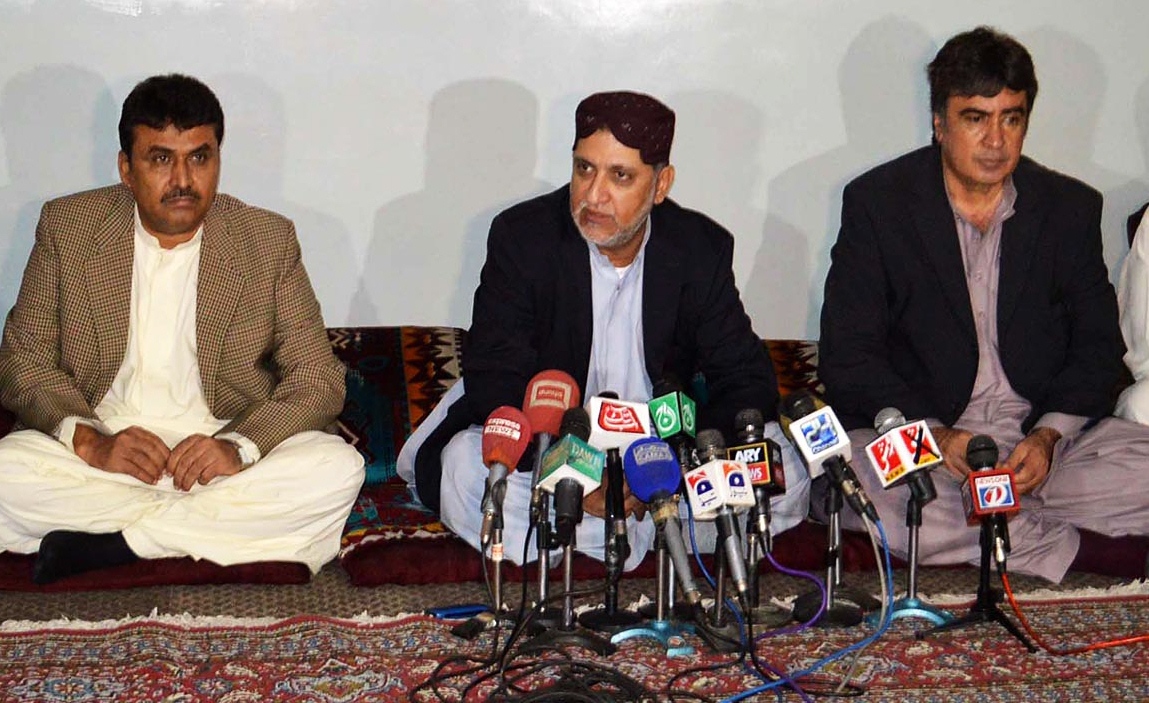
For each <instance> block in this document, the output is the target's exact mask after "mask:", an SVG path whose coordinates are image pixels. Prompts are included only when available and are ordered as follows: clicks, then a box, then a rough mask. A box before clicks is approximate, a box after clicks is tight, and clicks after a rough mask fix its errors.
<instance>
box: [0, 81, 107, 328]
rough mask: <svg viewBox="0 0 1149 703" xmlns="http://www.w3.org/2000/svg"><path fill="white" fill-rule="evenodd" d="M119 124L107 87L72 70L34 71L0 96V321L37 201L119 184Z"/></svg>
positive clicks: (20, 270)
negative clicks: (3, 167)
mask: <svg viewBox="0 0 1149 703" xmlns="http://www.w3.org/2000/svg"><path fill="white" fill-rule="evenodd" d="M119 119H120V110H119V106H118V105H117V104H116V102H115V100H114V99H113V98H112V93H111V90H110V89H109V88H108V84H107V82H106V81H105V80H104V79H103V78H102V77H101V76H99V75H97V74H95V73H93V72H92V71H89V70H87V69H84V68H80V67H78V66H70V65H52V66H38V67H36V68H34V69H32V70H31V71H28V72H26V73H21V74H19V75H17V76H14V77H13V78H12V79H11V80H10V81H8V83H7V84H6V85H5V86H4V87H3V90H0V133H2V135H3V139H4V149H5V153H6V154H7V158H8V176H9V183H8V185H7V186H4V187H3V188H0V257H2V258H0V315H6V314H7V312H8V310H9V309H10V308H11V307H12V305H13V303H15V302H16V294H17V293H18V292H19V290H20V281H21V279H22V278H23V274H24V267H25V265H26V264H27V263H28V254H29V252H31V251H32V242H33V240H34V238H35V232H36V222H37V220H39V218H40V207H41V206H42V205H43V204H44V202H45V201H46V200H49V199H51V198H54V197H57V196H60V195H66V194H68V193H72V192H76V191H80V190H86V189H88V188H93V187H96V186H102V185H107V184H109V183H115V182H118V181H119V176H118V174H117V171H116V154H117V153H119V149H120V147H119V138H118V136H117V133H116V125H117V124H118V123H119Z"/></svg>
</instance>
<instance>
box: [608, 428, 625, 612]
mask: <svg viewBox="0 0 1149 703" xmlns="http://www.w3.org/2000/svg"><path fill="white" fill-rule="evenodd" d="M622 482H623V469H622V455H621V454H620V453H619V450H618V448H617V447H611V448H610V449H607V450H606V501H605V503H606V545H605V549H604V553H603V561H604V563H605V564H606V571H607V577H608V579H609V580H610V581H611V582H612V583H613V582H615V581H617V579H618V577H619V576H620V575H621V574H622V566H623V564H624V563H626V558H627V557H629V556H630V539H629V536H628V534H627V531H626V499H625V498H624V497H623V490H622ZM614 595H615V597H617V596H618V594H617V592H616V593H615V594H614Z"/></svg>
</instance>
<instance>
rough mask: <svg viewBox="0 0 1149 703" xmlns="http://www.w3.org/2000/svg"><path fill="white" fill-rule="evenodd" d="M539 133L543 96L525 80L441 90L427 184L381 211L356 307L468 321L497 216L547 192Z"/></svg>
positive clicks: (441, 321)
mask: <svg viewBox="0 0 1149 703" xmlns="http://www.w3.org/2000/svg"><path fill="white" fill-rule="evenodd" d="M537 139H538V100H537V99H536V98H535V96H534V95H533V94H532V93H531V92H530V91H529V90H527V89H526V88H525V87H523V86H522V85H519V84H517V83H513V82H510V81H506V80H500V79H494V78H491V79H481V80H479V79H476V80H468V81H462V82H459V83H454V84H452V85H449V86H447V87H445V88H443V89H442V90H440V91H439V92H438V93H436V94H435V96H434V97H433V98H432V100H431V106H430V113H429V115H428V120H427V138H426V144H425V154H426V162H425V163H426V166H425V171H424V187H423V190H421V191H418V192H416V193H411V194H408V195H404V196H402V197H400V198H398V199H396V200H393V201H392V202H390V203H387V204H386V205H384V206H383V207H381V208H379V210H378V211H377V212H376V214H375V230H374V235H373V237H372V239H371V245H370V247H369V250H368V254H367V259H366V262H365V264H364V271H365V272H366V274H365V275H364V276H363V277H362V280H361V281H360V289H359V291H358V293H357V294H356V296H355V300H356V305H357V306H367V305H372V306H373V307H374V308H375V309H388V308H390V309H396V308H397V309H400V310H401V311H402V312H401V313H400V315H401V316H402V319H396V320H389V321H387V322H388V323H390V324H435V325H456V326H460V327H467V326H469V325H470V320H471V303H472V297H473V294H474V291H475V288H476V286H477V285H478V283H479V270H480V269H481V268H482V265H483V261H484V259H485V258H486V241H487V231H488V229H489V227H490V224H491V220H492V218H493V217H494V216H495V215H496V214H498V213H499V212H500V211H502V210H503V209H505V208H506V207H507V206H509V205H511V204H513V203H516V202H518V201H520V200H522V199H524V198H526V197H529V196H532V195H536V194H538V193H541V192H544V191H546V190H549V189H550V186H548V185H547V184H546V183H544V182H543V181H540V180H538V179H536V178H535V177H534V170H535V153H536V148H537V147H536V141H537ZM352 316H353V317H358V318H362V317H363V316H364V315H363V313H362V312H359V311H357V310H353V311H352Z"/></svg>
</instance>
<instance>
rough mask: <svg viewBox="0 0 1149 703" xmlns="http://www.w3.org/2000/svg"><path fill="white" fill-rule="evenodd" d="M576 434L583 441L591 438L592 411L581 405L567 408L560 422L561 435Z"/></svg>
mask: <svg viewBox="0 0 1149 703" xmlns="http://www.w3.org/2000/svg"><path fill="white" fill-rule="evenodd" d="M568 434H569V435H574V436H575V437H578V438H579V439H581V440H582V441H584V442H585V441H587V440H588V439H590V413H588V412H587V411H586V408H584V407H582V406H581V405H579V406H576V407H573V408H567V410H566V412H564V413H563V420H562V422H561V423H560V424H559V435H560V436H565V435H568Z"/></svg>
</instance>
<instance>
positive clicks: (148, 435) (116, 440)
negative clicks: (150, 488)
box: [72, 423, 169, 484]
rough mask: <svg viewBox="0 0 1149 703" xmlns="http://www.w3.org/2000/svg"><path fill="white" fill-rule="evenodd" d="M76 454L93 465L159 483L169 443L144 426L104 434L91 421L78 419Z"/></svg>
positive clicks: (166, 459)
mask: <svg viewBox="0 0 1149 703" xmlns="http://www.w3.org/2000/svg"><path fill="white" fill-rule="evenodd" d="M72 447H73V448H74V449H75V451H76V455H77V456H79V457H80V458H81V459H83V460H84V461H86V462H87V463H88V465H89V466H93V467H95V468H97V469H102V470H104V471H108V472H111V473H117V474H127V475H128V476H131V477H133V478H135V479H137V480H139V481H142V482H144V483H147V484H155V483H156V482H157V481H159V480H160V477H161V476H163V475H164V467H165V466H166V465H167V461H168V455H169V451H168V447H167V445H166V444H164V441H163V440H162V439H160V438H159V437H158V436H157V435H156V434H154V433H152V432H149V431H148V430H145V429H144V428H142V427H135V426H132V427H128V428H127V429H123V430H120V431H119V432H117V433H116V434H114V435H111V436H109V435H105V434H101V433H100V432H99V430H97V429H96V428H94V427H91V426H89V425H85V424H82V423H78V424H77V425H76V433H75V434H74V435H73V437H72Z"/></svg>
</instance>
